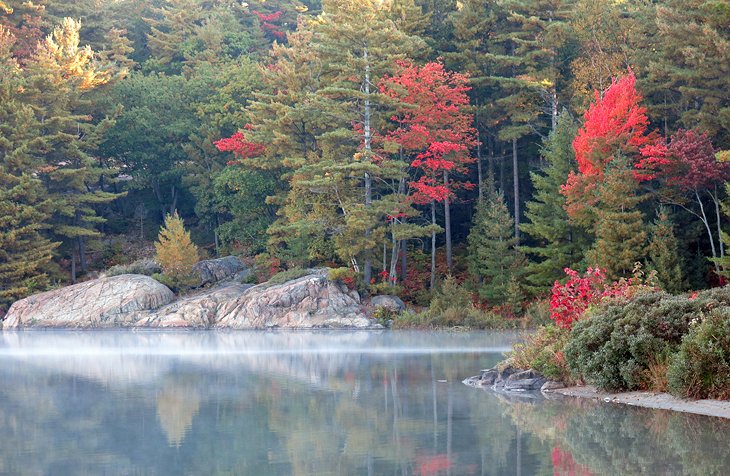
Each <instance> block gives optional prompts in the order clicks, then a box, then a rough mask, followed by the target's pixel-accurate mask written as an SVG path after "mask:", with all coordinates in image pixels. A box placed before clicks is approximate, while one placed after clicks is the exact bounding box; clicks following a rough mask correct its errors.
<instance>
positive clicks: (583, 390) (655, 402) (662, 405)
mask: <svg viewBox="0 0 730 476" xmlns="http://www.w3.org/2000/svg"><path fill="white" fill-rule="evenodd" d="M549 393H553V394H558V395H565V396H567V397H580V398H591V399H594V400H602V401H604V402H606V403H622V404H624V405H634V406H637V407H645V408H656V409H661V410H674V411H678V412H685V413H695V414H697V415H707V416H713V417H719V418H730V401H720V400H683V399H681V398H676V397H673V396H671V395H669V394H667V393H653V392H621V393H609V392H601V391H598V390H596V388H595V387H592V386H590V385H587V386H584V387H568V388H560V389H555V390H550V391H549Z"/></svg>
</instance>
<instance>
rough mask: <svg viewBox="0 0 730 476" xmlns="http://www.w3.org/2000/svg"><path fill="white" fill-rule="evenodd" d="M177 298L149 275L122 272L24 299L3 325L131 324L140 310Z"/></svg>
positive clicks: (99, 325) (4, 326)
mask: <svg viewBox="0 0 730 476" xmlns="http://www.w3.org/2000/svg"><path fill="white" fill-rule="evenodd" d="M174 298H175V295H174V294H173V292H172V291H170V290H169V289H168V288H167V287H166V286H165V285H163V284H161V283H159V282H157V281H155V280H154V279H152V278H150V277H149V276H143V275H139V274H121V275H119V276H112V277H108V278H99V279H94V280H91V281H86V282H83V283H78V284H74V285H72V286H67V287H65V288H60V289H54V290H53V291H47V292H44V293H40V294H34V295H32V296H29V297H27V298H25V299H21V300H20V301H17V302H15V303H14V304H13V305H12V306H11V307H10V310H8V314H7V315H6V316H5V321H4V323H3V328H4V329H12V328H19V327H77V328H85V327H123V326H131V325H134V324H135V313H136V312H139V311H146V310H152V309H157V308H158V307H160V306H164V305H165V304H168V303H170V302H171V301H172V300H173V299H174Z"/></svg>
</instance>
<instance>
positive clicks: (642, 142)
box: [562, 70, 656, 218]
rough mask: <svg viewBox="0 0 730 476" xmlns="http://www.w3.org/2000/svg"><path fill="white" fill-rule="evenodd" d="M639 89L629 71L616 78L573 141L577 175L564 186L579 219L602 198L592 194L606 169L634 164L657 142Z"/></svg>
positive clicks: (570, 208) (570, 211)
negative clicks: (623, 162) (617, 162)
mask: <svg viewBox="0 0 730 476" xmlns="http://www.w3.org/2000/svg"><path fill="white" fill-rule="evenodd" d="M641 100H642V97H641V94H639V92H638V91H637V90H636V77H635V76H634V74H633V72H632V71H631V70H629V72H628V74H626V75H625V76H623V77H621V78H618V79H614V80H613V82H612V83H611V86H610V87H609V88H608V89H606V91H604V93H603V96H601V95H600V94H599V93H598V91H596V99H595V101H594V102H593V103H592V104H591V105H590V107H589V108H588V110H587V111H586V113H585V115H584V118H585V122H584V124H583V127H582V128H581V129H580V130H579V131H578V134H577V135H576V137H575V139H574V140H573V149H574V151H575V158H576V161H577V162H578V173H573V172H571V173H570V175H569V176H568V181H567V182H566V184H565V185H564V186H563V187H562V192H563V194H564V195H565V196H566V198H567V202H568V205H567V211H568V214H569V215H570V216H571V217H574V218H575V217H576V216H579V215H580V214H581V213H582V212H583V211H585V209H586V206H590V205H592V204H595V203H596V202H597V201H598V200H599V199H600V197H597V196H596V195H595V194H594V193H593V191H594V190H595V189H596V187H597V185H598V184H599V183H600V182H602V181H603V173H604V171H605V169H606V166H608V165H609V164H611V163H612V162H613V161H614V160H617V159H618V160H626V158H628V159H629V160H631V161H632V163H633V161H634V158H635V157H638V155H639V152H640V150H642V149H643V148H645V147H649V146H651V145H652V144H653V143H654V142H656V134H653V133H651V134H649V133H647V129H648V127H649V119H648V117H647V116H646V108H645V107H643V106H642V105H641Z"/></svg>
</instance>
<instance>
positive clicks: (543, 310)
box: [525, 300, 553, 328]
mask: <svg viewBox="0 0 730 476" xmlns="http://www.w3.org/2000/svg"><path fill="white" fill-rule="evenodd" d="M551 322H553V321H552V320H550V301H547V300H538V301H533V302H531V303H530V304H528V305H527V309H525V324H526V327H529V328H537V327H540V326H544V325H547V324H550V323H551Z"/></svg>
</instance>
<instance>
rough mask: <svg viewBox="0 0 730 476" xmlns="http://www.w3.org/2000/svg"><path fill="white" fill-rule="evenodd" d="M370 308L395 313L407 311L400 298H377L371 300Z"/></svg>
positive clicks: (386, 296)
mask: <svg viewBox="0 0 730 476" xmlns="http://www.w3.org/2000/svg"><path fill="white" fill-rule="evenodd" d="M370 306H371V307H373V308H374V309H378V308H385V309H388V310H389V311H393V312H401V311H403V310H405V308H406V305H405V304H404V303H403V301H402V300H401V298H399V297H398V296H389V295H382V296H375V297H373V298H372V299H370Z"/></svg>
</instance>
